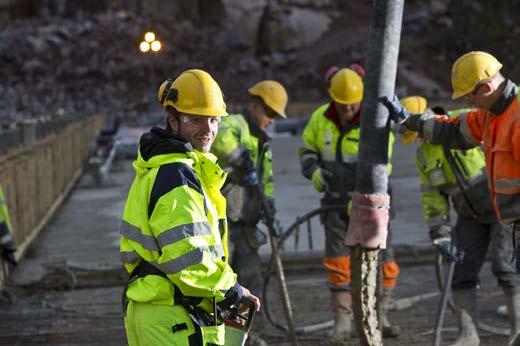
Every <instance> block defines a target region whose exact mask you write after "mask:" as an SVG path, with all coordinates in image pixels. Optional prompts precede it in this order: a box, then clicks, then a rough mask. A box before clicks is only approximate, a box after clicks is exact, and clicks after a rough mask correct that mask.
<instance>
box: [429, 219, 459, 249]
mask: <svg viewBox="0 0 520 346" xmlns="http://www.w3.org/2000/svg"><path fill="white" fill-rule="evenodd" d="M452 229H453V226H452V225H450V224H449V223H446V224H442V225H437V226H432V227H430V239H431V241H432V244H433V245H437V244H438V243H439V242H442V241H446V240H447V241H449V240H450V239H451V232H452Z"/></svg>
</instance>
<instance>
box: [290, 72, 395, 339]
mask: <svg viewBox="0 0 520 346" xmlns="http://www.w3.org/2000/svg"><path fill="white" fill-rule="evenodd" d="M363 75H364V70H363V68H362V67H361V66H360V65H358V64H354V65H352V66H351V68H342V69H338V68H337V67H332V68H331V69H329V71H328V72H327V73H326V76H325V79H326V83H327V89H328V93H329V95H330V97H331V101H330V102H328V103H326V104H324V105H322V106H320V107H319V108H317V109H316V110H315V111H314V113H313V114H312V116H311V118H310V120H309V122H308V124H307V126H306V127H305V129H304V131H303V136H302V139H303V147H302V148H301V149H300V152H299V155H300V165H301V169H302V174H303V175H304V176H305V177H306V178H307V179H309V180H310V181H311V182H312V184H313V186H314V188H315V189H316V190H317V191H318V192H320V193H323V194H324V196H323V198H322V200H321V205H322V206H327V205H337V204H343V205H345V211H344V212H336V211H330V212H327V213H326V214H324V216H323V217H322V219H321V222H322V224H323V225H324V228H325V257H324V260H323V263H324V265H325V268H326V269H327V271H328V273H329V274H328V281H329V289H330V291H331V309H332V312H333V313H334V326H333V329H332V332H331V334H330V341H331V342H332V343H338V344H342V343H343V342H344V341H345V340H348V339H349V338H350V337H351V333H352V319H353V312H352V297H351V294H350V257H349V250H348V248H347V247H345V246H344V245H343V244H344V241H345V237H346V234H347V227H348V224H349V212H348V208H347V206H348V205H349V202H350V196H349V192H353V191H354V189H355V186H356V170H357V168H356V167H357V161H358V153H359V137H360V117H361V101H362V99H363V80H362V77H363ZM393 142H394V136H393V135H392V134H390V137H389V145H388V156H389V157H390V156H391V155H392V145H393ZM388 167H389V173H390V171H391V165H390V164H389V165H388ZM390 234H391V233H390V232H388V235H389V239H388V241H387V248H386V249H384V250H383V251H382V262H383V308H384V310H385V314H384V320H383V322H384V323H383V336H386V337H395V336H397V335H398V334H399V328H398V327H397V326H393V325H391V324H390V323H389V321H388V318H387V316H386V311H387V308H388V303H389V301H390V296H391V293H392V291H393V290H394V288H395V286H396V283H397V276H398V274H399V267H398V265H397V263H396V262H395V260H394V256H393V248H392V246H391V242H390Z"/></svg>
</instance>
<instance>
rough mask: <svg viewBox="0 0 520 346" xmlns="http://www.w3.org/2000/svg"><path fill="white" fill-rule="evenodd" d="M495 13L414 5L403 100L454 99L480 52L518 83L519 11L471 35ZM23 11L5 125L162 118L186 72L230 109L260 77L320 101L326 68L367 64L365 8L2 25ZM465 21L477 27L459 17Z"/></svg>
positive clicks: (4, 87) (236, 7) (9, 52)
mask: <svg viewBox="0 0 520 346" xmlns="http://www.w3.org/2000/svg"><path fill="white" fill-rule="evenodd" d="M6 4H7V5H6ZM28 4H32V5H31V6H33V7H32V8H31V7H30V6H29V5H28ZM489 6H491V5H490V4H488V1H486V2H483V3H482V4H481V3H479V4H478V5H475V4H474V3H472V2H470V1H465V0H464V1H449V0H435V1H433V2H428V1H419V0H418V1H417V2H414V3H411V4H410V5H408V4H407V5H406V6H405V11H404V18H403V30H402V36H401V47H400V56H399V59H400V60H399V64H400V67H399V69H398V76H397V87H398V89H397V90H398V91H399V90H401V91H403V93H404V92H406V93H414V94H422V95H425V96H427V97H432V96H433V97H436V96H439V97H442V96H444V95H445V94H449V91H450V84H449V72H450V67H451V64H452V63H453V61H454V60H455V59H456V58H457V56H459V55H460V54H462V53H464V52H465V51H466V50H468V49H470V48H473V47H478V49H487V50H489V51H490V52H492V53H495V54H496V55H497V57H498V58H499V59H501V60H503V62H504V63H505V64H504V66H505V68H504V70H506V72H507V73H508V76H510V77H513V79H514V77H515V76H516V74H518V72H520V68H517V67H516V64H514V57H515V56H518V55H519V54H516V53H515V52H516V50H517V48H516V47H517V46H518V45H516V46H515V45H514V44H513V42H514V41H513V40H516V36H517V35H516V34H518V28H517V27H516V26H515V23H516V21H514V20H512V17H511V16H512V14H513V13H518V11H516V7H515V6H518V5H515V4H513V3H507V4H505V3H504V4H503V6H502V7H500V6H499V7H497V6H496V4H495V5H494V6H495V7H497V8H495V9H494V10H492V13H495V14H496V15H497V16H499V18H502V17H503V18H504V21H503V22H500V23H502V24H501V25H498V24H494V25H492V26H485V30H484V29H483V30H484V31H483V32H480V31H479V30H475V28H481V27H482V28H484V27H483V26H479V25H476V24H475V21H478V20H482V21H485V16H486V14H487V13H488V11H487V10H488V7H489ZM26 8H29V9H30V11H29V10H27V11H25V12H24V13H25V14H24V15H23V16H22V15H18V17H24V18H18V19H13V15H11V16H10V17H9V16H7V17H8V18H10V20H9V21H7V22H4V24H3V26H2V29H1V30H0V76H2V78H0V125H1V124H5V123H10V122H12V121H18V120H22V119H25V118H28V117H34V116H38V115H47V114H54V113H56V112H62V113H63V112H66V113H72V114H74V113H78V112H103V113H105V114H107V115H109V116H117V115H118V116H123V117H125V118H127V119H140V118H141V116H142V115H143V114H147V113H150V112H159V109H158V107H157V105H156V104H155V103H154V102H155V101H153V100H154V98H155V96H154V94H155V92H156V89H157V88H158V86H159V85H160V83H161V82H162V81H163V80H164V79H166V78H169V77H175V76H177V75H178V74H179V73H180V72H182V71H183V70H185V69H188V68H203V69H206V70H208V71H209V72H210V73H211V74H212V75H213V76H214V77H215V79H216V80H217V81H218V82H219V84H220V85H221V87H222V89H223V91H224V94H225V96H226V101H227V103H228V106H229V108H230V109H232V110H240V108H241V107H242V106H241V102H243V101H244V100H245V99H246V98H247V91H246V90H247V88H248V87H249V86H251V85H252V84H254V83H255V82H257V81H258V80H261V79H276V80H278V81H280V82H281V83H283V84H284V85H285V86H286V87H287V89H288V91H289V96H290V98H291V100H292V101H305V102H309V101H311V102H316V101H323V100H326V99H327V92H326V88H325V84H324V82H323V74H324V72H325V71H326V70H327V68H328V67H329V66H331V65H338V66H348V65H349V64H350V63H351V62H353V61H358V62H361V63H365V61H366V57H365V53H366V47H367V40H368V34H369V23H370V14H371V13H370V11H371V4H370V3H364V2H355V3H353V2H344V1H340V0H250V1H242V0H179V1H171V2H164V1H159V0H147V1H146V2H145V1H140V0H131V1H130V0H128V1H115V2H114V1H99V2H96V4H91V5H88V4H86V3H81V4H80V2H77V1H72V0H48V1H38V2H30V1H22V0H19V1H14V0H2V2H1V3H0V20H1V18H6V13H8V14H13V13H22V12H23V11H22V10H23V9H26ZM6 9H8V10H9V11H11V12H6V11H7V10H6ZM13 9H16V10H17V11H14V10H13ZM469 13H471V14H474V15H475V17H471V18H470V20H469V21H464V20H462V19H461V18H462V17H461V16H462V15H463V14H464V15H467V14H469ZM500 16H502V17H500ZM475 18H476V19H475ZM478 18H480V19H478ZM487 22H489V21H487ZM496 23H498V21H497V22H496ZM490 25H491V24H490ZM152 29H153V30H154V31H155V32H156V33H157V37H158V39H159V40H161V41H162V43H163V49H162V50H161V52H159V53H157V54H142V53H140V52H139V50H138V49H137V46H138V44H139V42H140V41H141V40H142V39H143V37H142V36H143V34H144V32H145V31H147V30H152ZM452 31H455V32H456V34H453V33H452ZM479 35H483V37H485V38H486V39H481V36H479ZM477 36H478V37H477ZM468 42H473V44H471V45H468ZM477 42H478V44H477ZM499 43H500V44H499ZM502 43H506V44H504V45H501V44H502ZM507 47H509V48H507ZM519 47H520V46H519ZM519 53H520V52H519ZM368 73H370V71H368ZM399 96H404V95H399Z"/></svg>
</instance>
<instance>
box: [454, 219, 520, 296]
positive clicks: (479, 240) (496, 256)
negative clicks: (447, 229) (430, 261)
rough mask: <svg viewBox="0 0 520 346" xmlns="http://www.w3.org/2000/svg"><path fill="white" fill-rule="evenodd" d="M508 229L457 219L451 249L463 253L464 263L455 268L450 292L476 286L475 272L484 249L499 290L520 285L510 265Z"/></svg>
mask: <svg viewBox="0 0 520 346" xmlns="http://www.w3.org/2000/svg"><path fill="white" fill-rule="evenodd" d="M511 232H512V230H511V228H510V227H509V226H505V225H503V224H500V223H499V222H496V223H479V222H478V221H476V220H467V219H460V218H459V219H458V220H457V224H456V225H455V236H454V238H455V239H454V242H455V245H456V246H457V247H458V248H459V249H461V250H463V251H464V260H463V261H462V263H458V264H457V265H455V272H454V274H453V283H452V288H453V289H470V288H474V287H477V286H478V285H479V284H480V278H479V272H480V269H481V268H482V265H483V264H484V261H485V260H486V254H487V251H488V248H489V249H490V255H491V256H490V257H491V261H492V266H491V271H492V272H493V275H494V276H495V277H496V278H497V281H498V285H499V286H501V287H514V286H518V285H519V283H520V276H519V275H517V274H516V270H515V267H514V265H513V264H512V263H511V256H512V252H513V241H512V239H511Z"/></svg>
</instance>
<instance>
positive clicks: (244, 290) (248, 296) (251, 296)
mask: <svg viewBox="0 0 520 346" xmlns="http://www.w3.org/2000/svg"><path fill="white" fill-rule="evenodd" d="M242 297H243V298H246V299H249V300H250V301H252V302H253V303H255V307H256V311H259V310H260V306H261V304H260V299H258V297H257V296H255V295H254V294H253V293H251V292H250V291H249V290H248V289H247V288H245V287H244V286H242Z"/></svg>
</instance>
